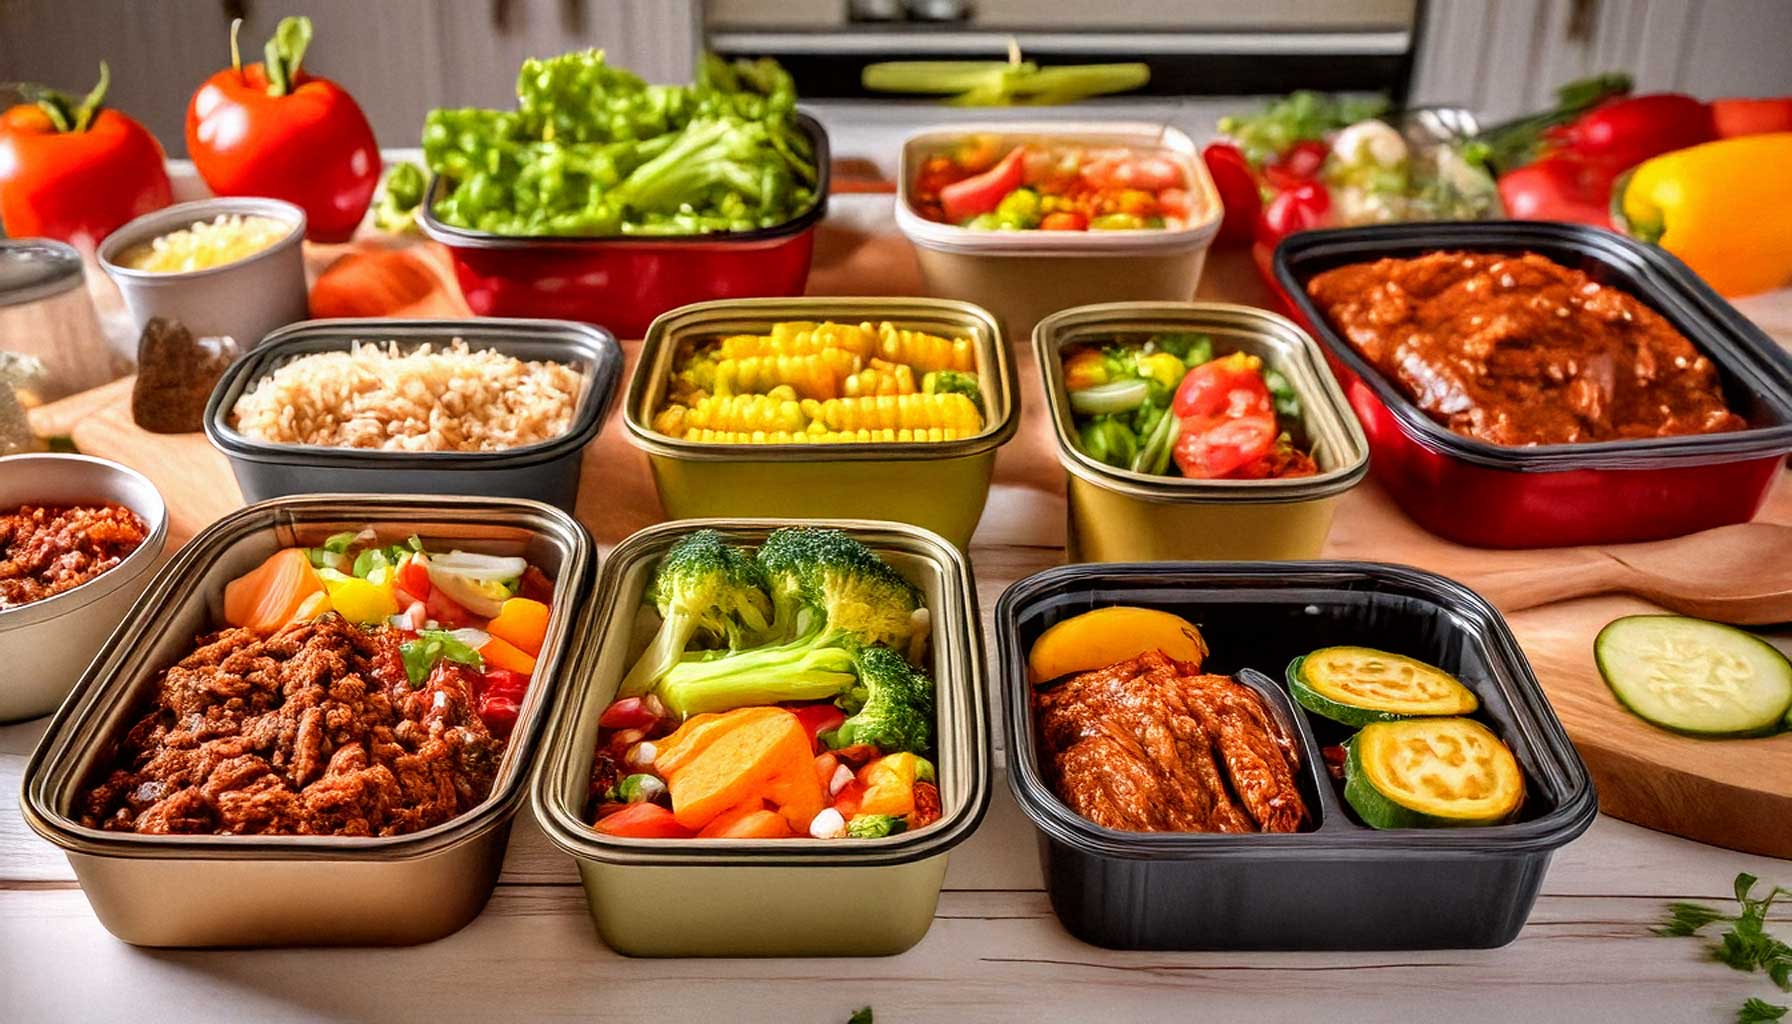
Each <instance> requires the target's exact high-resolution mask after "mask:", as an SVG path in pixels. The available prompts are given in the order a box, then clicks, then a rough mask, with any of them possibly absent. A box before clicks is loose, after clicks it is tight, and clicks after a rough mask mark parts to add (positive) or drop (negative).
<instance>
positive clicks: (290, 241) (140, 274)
mask: <svg viewBox="0 0 1792 1024" xmlns="http://www.w3.org/2000/svg"><path fill="white" fill-rule="evenodd" d="M227 214H237V215H240V216H244V217H271V218H273V219H274V220H280V221H285V222H286V223H288V224H291V225H292V230H291V231H289V232H287V234H286V237H285V238H282V239H281V240H280V241H278V242H275V243H274V244H273V245H272V246H269V247H268V248H266V249H263V250H262V251H260V252H258V253H255V254H253V255H251V256H245V257H243V258H242V259H240V260H235V261H233V262H230V263H225V264H222V265H221V266H216V267H207V268H205V269H204V270H185V271H178V272H174V273H158V272H156V271H150V270H132V269H131V268H130V267H126V266H122V265H120V264H119V263H118V262H117V261H118V258H119V257H120V256H121V255H123V254H124V253H125V252H126V251H127V250H129V249H131V248H133V247H134V246H137V245H140V244H142V243H144V242H148V241H151V240H152V239H155V238H158V237H160V236H162V235H165V234H168V233H169V232H173V231H179V230H181V229H182V228H190V227H192V226H193V224H194V223H195V222H198V221H210V220H213V219H215V218H217V217H219V216H223V215H227ZM304 240H305V211H304V210H301V209H299V208H298V207H297V206H294V205H293V204H291V203H288V202H285V201H283V200H280V199H262V198H252V197H247V196H232V197H228V198H218V199H200V200H197V201H195V202H191V203H179V204H177V205H174V206H169V207H166V208H164V209H160V210H157V211H156V212H154V213H146V214H144V215H143V216H141V217H138V218H137V219H136V220H134V221H131V222H130V223H129V224H126V225H125V226H124V227H122V228H119V229H118V230H117V231H114V232H112V233H111V234H110V235H107V236H106V240H105V241H104V242H102V243H100V248H99V261H100V266H102V267H104V268H105V270H106V273H107V274H108V275H110V276H111V278H112V280H113V282H114V283H116V284H117V285H118V291H119V293H120V294H122V295H123V296H124V304H125V305H126V306H127V307H129V309H130V311H131V323H132V324H133V325H134V326H135V327H136V329H137V333H138V334H142V333H143V325H144V324H147V323H149V321H150V318H151V317H158V316H159V317H162V318H163V319H167V320H176V321H179V322H180V323H181V324H182V325H183V326H185V327H186V328H187V330H189V331H191V332H192V334H193V337H195V338H205V337H214V336H216V337H229V338H232V339H234V340H235V341H236V343H237V344H238V345H240V346H242V347H243V348H244V349H245V350H247V349H249V348H251V347H253V346H254V345H255V343H256V342H258V341H260V340H261V339H262V338H264V337H266V336H267V334H268V332H269V331H272V330H273V329H275V328H276V327H281V326H284V325H286V324H290V323H294V322H296V321H299V320H303V319H305V316H306V314H307V312H308V296H309V292H308V291H307V290H306V286H305V253H304V249H303V247H302V246H301V245H300V244H299V243H301V242H303V241H304ZM131 355H132V357H133V358H135V356H136V350H135V348H134V347H133V349H132V351H131Z"/></svg>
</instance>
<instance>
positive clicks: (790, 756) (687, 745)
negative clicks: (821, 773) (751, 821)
mask: <svg viewBox="0 0 1792 1024" xmlns="http://www.w3.org/2000/svg"><path fill="white" fill-rule="evenodd" d="M704 719H708V720H704ZM693 748H696V749H695V752H694V753H693V752H691V751H692V749H693ZM668 753H669V754H670V756H671V758H672V761H671V762H670V766H668V764H667V762H666V761H665V760H664V759H665V757H666V756H667V755H668ZM654 768H655V770H656V771H658V772H661V773H662V774H663V775H665V777H666V784H667V786H668V787H669V788H670V790H671V793H672V813H673V814H674V815H675V816H676V817H677V818H678V822H679V824H681V825H683V826H684V827H686V828H693V829H700V828H702V827H703V826H705V825H707V824H709V823H710V822H711V821H712V820H714V819H715V818H716V816H717V815H720V814H721V813H722V812H723V811H726V810H728V809H729V808H731V807H735V806H738V805H740V804H742V803H746V802H747V801H749V800H751V799H753V798H755V797H759V798H763V799H765V800H767V801H769V802H770V803H772V804H773V805H775V806H776V807H777V808H778V811H779V813H780V814H782V815H783V816H784V819H785V820H786V821H787V822H789V824H790V827H791V828H792V829H794V830H798V831H806V830H807V829H808V827H809V821H810V819H811V818H813V817H815V815H816V814H818V813H820V811H821V808H822V806H823V793H824V792H825V791H824V790H823V789H822V787H821V783H820V782H818V781H817V780H816V778H815V761H814V758H813V757H812V756H811V755H810V753H809V736H808V734H807V733H805V732H804V731H803V727H802V723H800V722H798V721H797V718H796V716H795V715H793V714H791V713H790V712H789V711H786V710H785V709H783V708H769V707H760V708H740V709H737V710H734V711H729V712H726V713H724V714H721V715H716V716H713V717H710V716H698V717H697V718H694V719H692V720H691V721H690V722H688V723H686V724H685V726H684V727H683V728H681V729H679V731H678V732H676V733H674V734H673V735H672V736H670V737H668V738H667V741H666V743H665V744H664V745H663V746H662V749H661V752H660V753H657V754H656V755H655V758H654Z"/></svg>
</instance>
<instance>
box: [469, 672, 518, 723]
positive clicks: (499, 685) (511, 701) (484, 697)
mask: <svg viewBox="0 0 1792 1024" xmlns="http://www.w3.org/2000/svg"><path fill="white" fill-rule="evenodd" d="M528 692H529V677H528V676H526V675H523V674H522V673H521V672H512V671H511V670H510V669H507V668H488V669H486V670H485V672H484V673H483V674H482V675H481V676H480V677H479V698H478V702H477V706H478V710H479V717H480V719H481V720H482V721H484V722H485V727H486V728H487V729H488V730H490V731H491V734H492V735H493V736H498V737H507V736H509V735H510V731H511V730H512V729H514V728H516V719H517V716H518V715H519V714H521V712H522V708H523V697H524V695H526V694H527V693H528Z"/></svg>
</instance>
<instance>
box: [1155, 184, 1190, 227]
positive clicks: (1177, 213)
mask: <svg viewBox="0 0 1792 1024" xmlns="http://www.w3.org/2000/svg"><path fill="white" fill-rule="evenodd" d="M1157 205H1158V207H1159V208H1160V209H1162V210H1163V212H1164V216H1166V217H1180V218H1181V219H1183V220H1188V219H1189V214H1190V213H1192V212H1193V211H1194V200H1193V199H1191V198H1190V197H1189V194H1188V190H1187V189H1182V188H1166V189H1164V190H1163V191H1162V192H1159V193H1158V194H1157Z"/></svg>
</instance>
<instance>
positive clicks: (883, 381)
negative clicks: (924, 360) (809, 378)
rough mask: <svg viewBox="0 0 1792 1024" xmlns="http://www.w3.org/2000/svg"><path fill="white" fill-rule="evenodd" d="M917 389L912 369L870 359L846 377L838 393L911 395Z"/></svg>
mask: <svg viewBox="0 0 1792 1024" xmlns="http://www.w3.org/2000/svg"><path fill="white" fill-rule="evenodd" d="M919 390H921V389H920V388H919V387H916V386H915V371H914V370H912V369H910V368H909V367H908V366H906V365H903V364H901V363H892V362H887V361H885V360H882V359H873V360H871V363H870V365H868V366H866V367H865V368H864V369H863V370H860V371H859V372H858V373H855V374H853V375H852V376H850V377H848V378H846V381H845V383H843V384H842V385H841V387H840V393H841V394H842V395H844V396H846V397H847V398H857V397H859V396H861V395H912V394H914V393H915V392H917V391H919ZM804 397H808V396H804Z"/></svg>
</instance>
